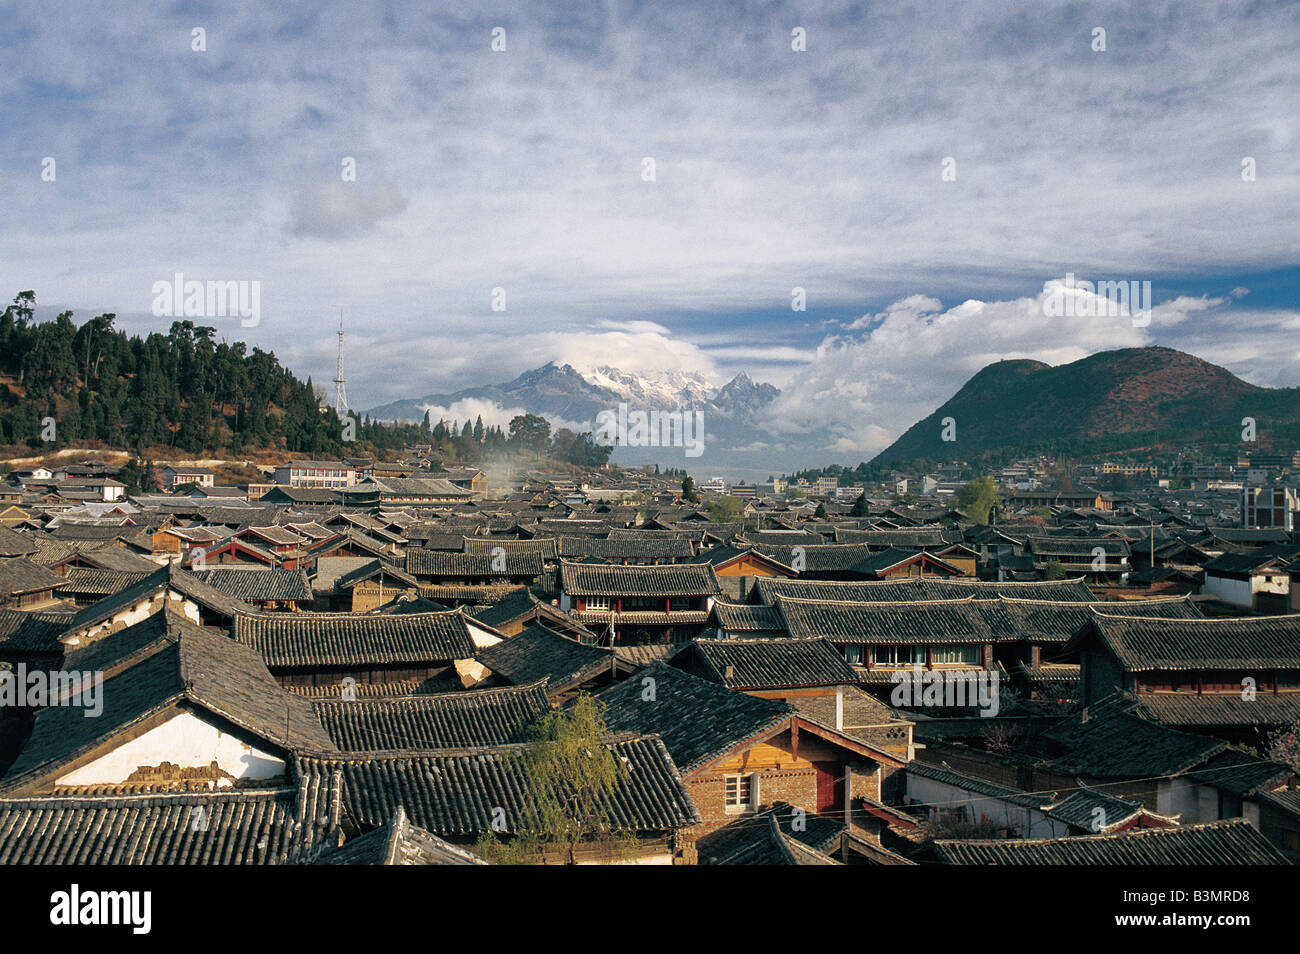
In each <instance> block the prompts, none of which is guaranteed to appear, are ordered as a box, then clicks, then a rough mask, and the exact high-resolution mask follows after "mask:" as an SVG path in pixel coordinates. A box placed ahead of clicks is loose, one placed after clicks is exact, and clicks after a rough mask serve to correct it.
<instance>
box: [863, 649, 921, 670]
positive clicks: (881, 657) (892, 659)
mask: <svg viewBox="0 0 1300 954" xmlns="http://www.w3.org/2000/svg"><path fill="white" fill-rule="evenodd" d="M871 662H872V664H873V665H876V666H911V665H918V666H924V665H925V647H924V646H873V647H871Z"/></svg>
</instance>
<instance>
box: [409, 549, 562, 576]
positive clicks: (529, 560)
mask: <svg viewBox="0 0 1300 954" xmlns="http://www.w3.org/2000/svg"><path fill="white" fill-rule="evenodd" d="M542 562H543V561H542V554H541V552H540V551H538V550H513V551H512V550H507V549H506V548H505V547H501V551H500V553H498V554H493V553H492V552H491V550H490V549H489V551H488V552H487V553H450V552H448V551H446V550H423V549H419V550H407V551H406V572H407V573H409V574H411V575H412V576H432V577H439V576H450V577H455V578H461V577H466V576H499V577H503V576H531V577H537V576H541V575H542V570H543V566H542ZM494 564H496V566H494ZM497 566H499V567H500V569H497Z"/></svg>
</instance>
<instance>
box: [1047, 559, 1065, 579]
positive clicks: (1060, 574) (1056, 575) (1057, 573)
mask: <svg viewBox="0 0 1300 954" xmlns="http://www.w3.org/2000/svg"><path fill="white" fill-rule="evenodd" d="M1043 579H1045V580H1063V579H1065V567H1064V566H1062V565H1061V561H1060V560H1048V561H1047V565H1046V566H1044V567H1043Z"/></svg>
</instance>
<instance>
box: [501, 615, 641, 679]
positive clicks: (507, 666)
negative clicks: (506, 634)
mask: <svg viewBox="0 0 1300 954" xmlns="http://www.w3.org/2000/svg"><path fill="white" fill-rule="evenodd" d="M477 658H478V661H479V662H480V663H482V664H483V665H484V666H486V667H487V668H488V669H491V670H492V672H494V673H495V674H496V675H498V676H500V677H501V678H502V679H505V680H507V681H508V682H511V683H513V684H514V685H517V686H522V685H528V684H532V683H536V682H538V681H539V680H542V679H546V680H549V682H548V685H547V691H548V692H551V693H558V692H563V691H565V690H567V689H569V688H571V687H572V686H575V685H578V684H580V683H583V682H586V681H587V680H588V679H591V678H593V677H595V676H597V675H599V674H601V673H608V672H612V670H613V667H614V664H615V659H616V657H615V654H614V650H612V649H607V648H604V647H601V646H589V645H587V644H586V643H580V642H578V641H577V640H575V639H570V638H569V637H568V636H561V635H560V634H559V633H556V632H554V631H553V630H550V629H547V628H546V627H545V626H539V625H537V624H531V625H529V626H527V627H525V628H524V630H523V631H522V632H520V633H518V634H517V635H515V636H511V637H510V638H509V639H503V640H502V641H501V642H499V643H496V644H494V645H492V646H488V647H487V648H486V649H480V650H479V652H478V656H477Z"/></svg>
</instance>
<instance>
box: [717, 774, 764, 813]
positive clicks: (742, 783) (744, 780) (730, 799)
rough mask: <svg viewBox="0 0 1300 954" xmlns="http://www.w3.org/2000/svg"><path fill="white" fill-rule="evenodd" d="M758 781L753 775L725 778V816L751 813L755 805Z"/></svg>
mask: <svg viewBox="0 0 1300 954" xmlns="http://www.w3.org/2000/svg"><path fill="white" fill-rule="evenodd" d="M757 789H758V780H757V779H756V778H755V777H754V776H753V775H728V776H726V802H725V804H726V811H727V814H729V815H733V814H739V813H740V812H752V811H753V810H754V806H755V804H757V801H758V799H757V795H758V792H757Z"/></svg>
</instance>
